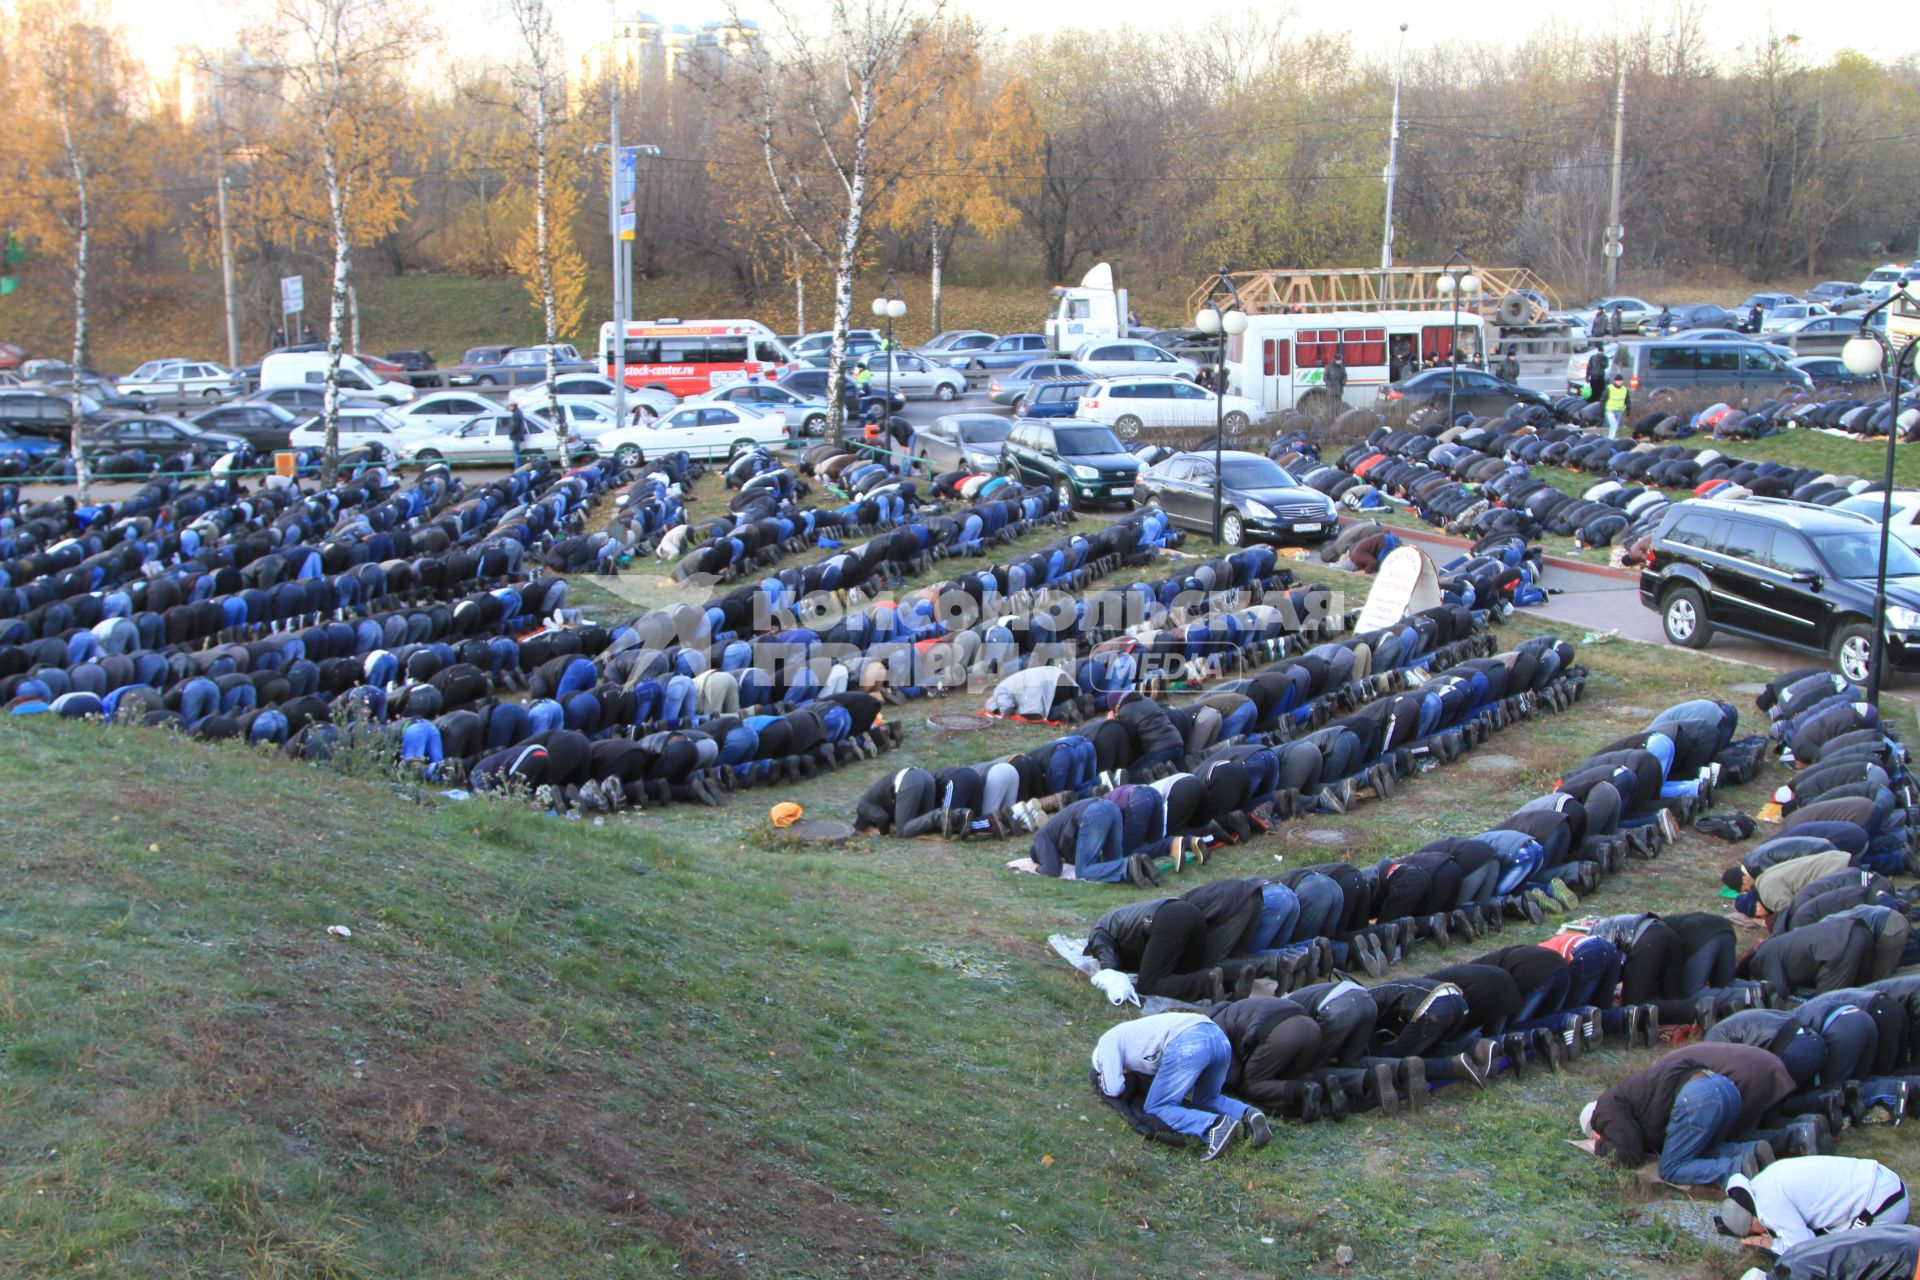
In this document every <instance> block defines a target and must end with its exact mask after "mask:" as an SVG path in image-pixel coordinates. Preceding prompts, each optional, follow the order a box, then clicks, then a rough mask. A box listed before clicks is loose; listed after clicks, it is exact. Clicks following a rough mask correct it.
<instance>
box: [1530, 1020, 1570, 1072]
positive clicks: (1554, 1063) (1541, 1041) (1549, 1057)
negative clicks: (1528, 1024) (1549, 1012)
mask: <svg viewBox="0 0 1920 1280" xmlns="http://www.w3.org/2000/svg"><path fill="white" fill-rule="evenodd" d="M1527 1034H1528V1037H1529V1038H1530V1039H1531V1040H1532V1041H1533V1056H1534V1060H1535V1061H1536V1062H1540V1063H1544V1064H1545V1065H1546V1068H1547V1070H1548V1072H1550V1073H1551V1074H1553V1075H1559V1074H1560V1068H1561V1067H1563V1066H1565V1065H1566V1063H1567V1050H1566V1046H1565V1045H1563V1044H1561V1042H1560V1037H1559V1036H1557V1035H1555V1034H1554V1033H1553V1032H1552V1031H1550V1030H1549V1029H1547V1028H1546V1027H1535V1028H1534V1029H1533V1030H1532V1031H1530V1032H1528V1033H1527Z"/></svg>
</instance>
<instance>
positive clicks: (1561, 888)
mask: <svg viewBox="0 0 1920 1280" xmlns="http://www.w3.org/2000/svg"><path fill="white" fill-rule="evenodd" d="M1547 892H1548V893H1550V894H1552V895H1553V896H1554V897H1556V898H1558V899H1559V900H1560V904H1561V905H1562V906H1564V907H1565V908H1566V909H1567V911H1568V913H1569V914H1570V913H1572V912H1575V911H1578V910H1579V909H1580V899H1579V897H1578V896H1576V895H1575V894H1574V892H1573V890H1572V889H1569V888H1568V887H1567V882H1566V881H1565V880H1562V879H1561V878H1560V877H1559V876H1555V877H1554V878H1553V879H1551V880H1549V881H1548V882H1547Z"/></svg>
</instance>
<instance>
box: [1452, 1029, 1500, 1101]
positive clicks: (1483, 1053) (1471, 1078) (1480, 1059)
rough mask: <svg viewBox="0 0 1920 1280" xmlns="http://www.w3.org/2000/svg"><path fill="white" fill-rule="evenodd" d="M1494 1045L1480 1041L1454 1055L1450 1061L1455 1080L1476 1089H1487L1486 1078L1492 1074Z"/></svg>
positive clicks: (1486, 1041)
mask: <svg viewBox="0 0 1920 1280" xmlns="http://www.w3.org/2000/svg"><path fill="white" fill-rule="evenodd" d="M1493 1051H1494V1043H1493V1041H1491V1040H1481V1041H1479V1042H1478V1043H1476V1044H1475V1045H1474V1046H1473V1048H1471V1049H1469V1050H1467V1051H1466V1052H1465V1053H1456V1054H1454V1055H1453V1057H1452V1058H1451V1059H1450V1061H1451V1062H1452V1064H1453V1075H1454V1078H1455V1079H1456V1080H1464V1081H1466V1082H1467V1083H1468V1084H1470V1085H1472V1086H1473V1087H1474V1088H1476V1089H1484V1088H1486V1087H1487V1077H1488V1076H1490V1075H1492V1074H1493Z"/></svg>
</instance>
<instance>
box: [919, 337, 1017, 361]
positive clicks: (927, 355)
mask: <svg viewBox="0 0 1920 1280" xmlns="http://www.w3.org/2000/svg"><path fill="white" fill-rule="evenodd" d="M998 341H1000V335H999V334H997V333H983V332H981V331H980V330H979V329H949V330H947V331H946V332H945V333H936V334H935V335H934V336H933V341H931V342H929V343H928V344H927V345H926V346H924V347H915V348H914V351H913V353H914V354H915V355H917V356H920V357H922V358H923V359H926V360H928V361H930V362H932V363H934V364H939V365H946V366H948V367H949V368H951V367H952V366H953V365H955V364H957V363H959V362H960V361H962V360H964V359H965V358H966V357H968V356H970V355H972V354H973V353H974V352H976V351H985V350H986V349H987V348H988V347H991V346H992V345H993V344H994V343H996V342H998Z"/></svg>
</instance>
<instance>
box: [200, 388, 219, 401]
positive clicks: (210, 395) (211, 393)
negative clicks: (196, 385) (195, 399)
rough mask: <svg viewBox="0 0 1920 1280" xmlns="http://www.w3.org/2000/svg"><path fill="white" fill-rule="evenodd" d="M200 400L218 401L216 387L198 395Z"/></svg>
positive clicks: (217, 389)
mask: <svg viewBox="0 0 1920 1280" xmlns="http://www.w3.org/2000/svg"><path fill="white" fill-rule="evenodd" d="M200 398H201V399H202V400H218V399H219V398H220V389H219V388H218V387H208V388H207V389H206V390H205V391H202V392H201V393H200Z"/></svg>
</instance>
